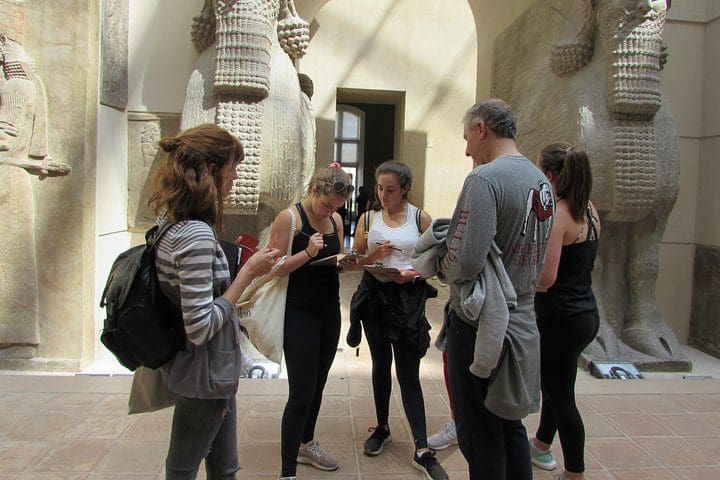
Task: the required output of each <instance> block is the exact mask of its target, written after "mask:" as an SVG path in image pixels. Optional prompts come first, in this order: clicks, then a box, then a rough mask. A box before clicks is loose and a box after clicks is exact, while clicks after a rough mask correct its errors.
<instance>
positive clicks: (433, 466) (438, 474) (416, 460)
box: [412, 451, 450, 480]
mask: <svg viewBox="0 0 720 480" xmlns="http://www.w3.org/2000/svg"><path fill="white" fill-rule="evenodd" d="M412 466H413V467H415V468H416V469H418V470H420V471H421V472H422V473H424V474H425V477H427V478H428V479H430V480H449V478H450V477H448V474H447V472H445V469H444V468H443V467H442V465H440V464H439V463H438V461H437V460H436V459H435V452H430V451H427V452H425V453H423V454H422V455H421V456H419V457H418V455H417V452H415V455H414V457H413V462H412Z"/></svg>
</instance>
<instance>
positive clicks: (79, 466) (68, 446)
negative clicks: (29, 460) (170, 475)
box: [32, 439, 155, 472]
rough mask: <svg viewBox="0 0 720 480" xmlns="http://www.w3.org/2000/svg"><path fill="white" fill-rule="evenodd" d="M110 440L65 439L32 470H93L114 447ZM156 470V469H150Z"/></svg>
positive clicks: (53, 447) (56, 444)
mask: <svg viewBox="0 0 720 480" xmlns="http://www.w3.org/2000/svg"><path fill="white" fill-rule="evenodd" d="M112 446H113V443H112V442H111V441H110V440H100V439H95V440H84V439H83V440H75V439H63V440H62V441H56V442H54V443H53V446H52V448H51V449H50V450H49V451H48V452H47V453H46V454H45V455H44V456H43V457H42V458H41V459H40V461H39V462H37V463H36V464H35V465H34V466H33V467H32V470H34V471H38V472H58V471H60V472H91V471H93V470H95V468H97V466H98V465H99V464H100V463H101V462H102V460H103V459H104V458H105V456H106V455H107V454H108V452H109V451H110V449H111V448H112ZM150 471H151V472H154V471H155V470H154V469H153V470H150Z"/></svg>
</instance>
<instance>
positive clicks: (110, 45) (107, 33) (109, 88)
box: [100, 0, 128, 110]
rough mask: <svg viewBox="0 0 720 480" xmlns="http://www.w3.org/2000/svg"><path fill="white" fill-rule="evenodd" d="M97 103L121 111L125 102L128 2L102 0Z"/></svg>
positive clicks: (126, 0)
mask: <svg viewBox="0 0 720 480" xmlns="http://www.w3.org/2000/svg"><path fill="white" fill-rule="evenodd" d="M101 28H102V30H101V43H100V48H101V62H102V90H101V92H100V103H101V104H103V105H108V106H110V107H115V108H118V109H120V110H125V107H126V106H127V99H128V0H103V2H102V26H101Z"/></svg>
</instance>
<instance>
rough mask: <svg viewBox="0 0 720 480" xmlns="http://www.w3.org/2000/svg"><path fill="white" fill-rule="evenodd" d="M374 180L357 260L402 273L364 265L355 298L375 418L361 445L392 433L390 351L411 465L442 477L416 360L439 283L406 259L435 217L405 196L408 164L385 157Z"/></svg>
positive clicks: (377, 447)
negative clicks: (410, 447) (366, 352)
mask: <svg viewBox="0 0 720 480" xmlns="http://www.w3.org/2000/svg"><path fill="white" fill-rule="evenodd" d="M375 181H376V184H377V186H376V200H375V202H374V204H373V207H372V210H368V211H367V212H365V213H364V214H363V215H362V216H361V217H360V218H359V219H358V226H357V231H356V235H355V249H356V250H357V251H358V253H360V254H365V253H367V257H366V258H364V259H362V260H360V261H359V262H357V265H363V264H371V263H375V262H378V261H380V262H381V263H382V264H383V265H385V266H388V267H394V268H396V269H397V271H398V272H399V273H390V274H387V275H385V274H380V275H374V274H370V273H368V272H364V273H363V277H362V280H361V282H360V285H359V286H358V290H357V292H356V294H355V296H354V297H353V305H352V307H351V308H352V309H353V310H354V311H357V312H360V313H359V315H358V316H359V317H360V318H361V322H362V327H363V330H364V331H365V337H366V339H367V342H368V346H369V347H370V356H371V358H372V385H373V395H374V398H375V413H376V417H377V425H376V426H374V427H370V428H369V431H370V432H371V435H370V437H369V438H368V439H367V440H366V441H365V445H364V448H363V451H364V453H365V455H368V456H376V455H379V454H380V452H382V450H383V446H384V445H385V444H387V443H388V442H390V440H391V439H392V437H391V436H390V427H389V425H388V415H389V407H390V392H391V389H392V373H391V367H392V362H393V357H394V359H395V371H396V373H397V378H398V383H399V384H400V393H401V394H402V401H403V407H404V410H405V416H406V417H407V419H408V423H409V424H410V429H411V430H412V434H413V439H414V442H415V453H414V455H413V460H412V465H413V467H415V468H416V469H418V470H420V471H421V472H422V473H423V474H424V475H425V476H426V477H427V478H429V479H446V478H448V476H447V473H445V470H444V469H443V468H442V466H440V464H439V463H438V461H437V460H436V459H435V454H434V453H433V452H431V451H430V449H429V448H428V443H427V428H426V421H425V403H424V398H423V392H422V386H421V384H420V359H422V357H424V356H425V353H426V352H427V349H428V347H429V346H430V334H429V333H428V332H429V330H430V324H429V323H428V321H427V319H426V318H425V302H426V300H427V299H428V298H431V297H435V296H437V290H435V288H433V287H432V286H430V285H428V284H427V283H426V282H425V280H424V279H422V278H420V276H419V274H418V273H417V272H416V271H415V270H414V269H413V267H412V265H411V264H410V254H411V253H412V250H413V248H414V247H415V244H416V243H417V241H418V239H419V238H420V235H421V234H422V232H424V231H425V230H426V229H427V228H428V227H429V226H430V223H431V221H432V219H431V218H430V215H428V214H427V212H424V211H422V210H420V209H419V208H418V207H416V206H415V205H413V204H411V203H410V202H409V201H408V192H409V191H410V187H411V186H412V171H411V170H410V168H409V167H408V166H407V165H405V164H404V163H401V162H396V161H392V160H391V161H387V162H385V163H383V164H381V165H380V166H379V167H378V168H377V169H376V170H375ZM366 225H367V227H366ZM344 265H345V264H344ZM348 266H350V267H351V268H353V267H354V265H353V264H348ZM355 268H356V267H355Z"/></svg>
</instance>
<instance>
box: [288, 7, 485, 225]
mask: <svg viewBox="0 0 720 480" xmlns="http://www.w3.org/2000/svg"><path fill="white" fill-rule="evenodd" d="M369 4H371V5H369ZM307 20H311V19H307ZM315 22H316V23H317V25H318V26H319V28H318V31H317V33H316V34H315V36H314V37H313V39H312V41H311V42H310V49H309V51H308V54H307V56H306V57H305V58H304V59H303V60H302V62H301V71H302V72H303V73H306V74H308V75H309V76H310V77H311V78H312V79H313V81H314V82H315V92H316V93H315V96H314V97H313V104H314V105H315V107H316V109H317V114H318V126H319V128H318V138H317V145H318V159H319V160H320V159H322V158H324V157H325V156H329V154H331V152H332V129H331V128H329V126H330V125H332V122H333V119H334V117H335V103H336V92H337V89H338V88H348V89H366V90H381V91H388V90H392V91H401V92H405V95H406V96H405V118H404V132H405V133H404V135H403V139H402V145H401V148H400V149H399V150H400V152H401V153H400V155H401V156H400V157H398V158H396V159H397V160H402V161H404V162H406V163H408V165H410V166H411V168H412V169H413V170H414V172H415V175H416V180H415V183H416V185H417V184H422V188H418V189H417V191H421V192H422V193H421V196H422V198H416V197H412V200H413V201H414V202H416V203H419V204H421V205H422V206H423V208H425V209H427V210H428V211H429V212H430V213H431V214H432V215H433V216H435V217H437V216H449V215H450V214H451V213H452V209H453V207H454V205H455V200H456V198H457V193H458V191H459V188H460V186H461V185H462V181H463V178H464V176H465V174H466V173H467V172H468V171H469V170H470V168H471V167H470V162H469V160H465V159H464V148H465V147H464V143H463V140H462V129H461V117H462V115H463V113H464V112H465V110H466V109H467V108H468V107H470V105H472V103H473V102H474V100H475V72H476V56H477V54H476V33H475V23H474V19H473V15H472V12H471V10H470V7H469V6H468V3H467V1H466V0H448V1H444V2H416V1H412V0H401V1H392V0H373V1H371V2H356V1H352V0H332V1H330V2H328V3H327V4H326V5H325V6H324V7H323V8H322V9H321V10H320V11H319V12H318V14H317V16H316V17H315ZM374 160H375V159H370V161H374Z"/></svg>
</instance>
